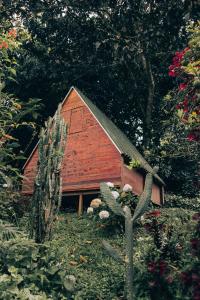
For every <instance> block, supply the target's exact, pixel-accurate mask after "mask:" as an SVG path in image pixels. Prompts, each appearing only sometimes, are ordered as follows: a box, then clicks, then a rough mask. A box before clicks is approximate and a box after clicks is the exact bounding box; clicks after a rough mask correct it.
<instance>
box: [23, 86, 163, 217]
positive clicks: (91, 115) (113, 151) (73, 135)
mask: <svg viewBox="0 0 200 300" xmlns="http://www.w3.org/2000/svg"><path fill="white" fill-rule="evenodd" d="M62 116H63V118H64V119H65V121H66V123H67V124H68V136H67V144H66V149H65V154H64V159H63V166H62V173H61V175H62V180H63V196H64V198H63V199H64V200H63V201H65V200H66V201H68V202H69V201H74V200H77V206H78V211H79V214H80V213H81V212H82V210H83V204H84V200H85V199H86V197H87V195H92V196H95V195H96V194H98V192H99V185H100V182H107V181H109V182H113V183H114V184H115V185H116V186H119V187H120V186H123V185H124V184H126V183H128V184H130V185H131V186H132V187H133V191H134V193H135V194H138V195H139V194H141V193H142V191H143V187H144V179H145V173H146V172H147V171H148V172H152V171H153V170H152V168H151V166H150V165H149V164H148V162H147V161H146V160H145V159H144V158H143V156H142V155H141V154H140V153H139V152H138V151H137V149H136V148H135V146H134V145H133V144H132V143H131V142H130V141H129V139H128V138H127V137H126V135H125V134H124V133H123V132H122V131H121V130H120V129H119V128H118V127H117V126H116V125H115V124H114V123H113V122H112V121H111V120H109V119H108V118H107V117H106V115H105V114H104V113H103V112H101V111H100V110H99V109H98V108H97V107H96V106H95V105H94V104H93V103H92V102H91V101H90V100H89V99H88V98H87V97H86V96H84V95H83V94H82V93H81V92H80V91H79V90H78V89H77V88H74V87H72V88H71V89H70V91H69V92H68V94H67V96H66V97H65V99H64V101H63V103H62ZM124 157H129V158H130V159H134V160H137V161H139V163H140V168H138V169H133V170H130V169H129V168H127V166H126V164H125V162H124ZM37 160H38V151H37V145H36V147H35V148H34V150H33V152H32V153H31V155H30V157H29V158H28V160H27V161H26V163H25V165H24V176H25V179H24V181H23V184H22V193H23V194H25V195H31V194H32V193H33V185H34V179H35V175H36V171H37ZM70 199H71V200H70ZM87 199H88V198H87ZM152 201H153V202H154V203H156V204H162V203H163V201H164V182H163V181H162V179H161V178H160V177H159V176H158V175H155V176H154V184H153V190H152Z"/></svg>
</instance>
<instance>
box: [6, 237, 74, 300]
mask: <svg viewBox="0 0 200 300" xmlns="http://www.w3.org/2000/svg"><path fill="white" fill-rule="evenodd" d="M68 275H69V274H67V271H66V270H65V269H64V268H63V263H62V260H61V256H60V253H59V251H52V250H51V249H50V247H48V246H47V245H45V246H44V245H37V244H35V243H34V242H33V241H31V240H27V239H17V240H11V241H8V242H4V243H2V242H0V299H5V300H6V299H9V300H10V299H24V300H25V299H32V298H33V299H38V300H39V299H41V300H42V299H68V298H67V297H70V295H71V292H72V290H73V289H74V284H75V278H74V276H68ZM69 299H70V298H69Z"/></svg>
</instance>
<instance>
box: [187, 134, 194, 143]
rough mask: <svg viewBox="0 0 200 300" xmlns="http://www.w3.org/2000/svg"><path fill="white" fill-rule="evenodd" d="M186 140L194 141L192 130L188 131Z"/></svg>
mask: <svg viewBox="0 0 200 300" xmlns="http://www.w3.org/2000/svg"><path fill="white" fill-rule="evenodd" d="M187 139H188V141H190V142H192V141H196V135H195V134H194V133H192V132H190V133H189V134H188V136H187Z"/></svg>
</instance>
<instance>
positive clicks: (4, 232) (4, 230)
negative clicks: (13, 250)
mask: <svg viewBox="0 0 200 300" xmlns="http://www.w3.org/2000/svg"><path fill="white" fill-rule="evenodd" d="M19 235H20V236H21V235H23V233H22V232H21V231H19V230H18V228H16V227H15V226H14V225H12V224H10V223H7V222H4V221H2V220H0V240H1V241H8V240H11V239H16V238H17V237H18V236H19Z"/></svg>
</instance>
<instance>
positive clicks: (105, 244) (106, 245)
mask: <svg viewBox="0 0 200 300" xmlns="http://www.w3.org/2000/svg"><path fill="white" fill-rule="evenodd" d="M102 245H103V247H104V249H105V250H106V252H107V253H108V254H109V255H110V256H111V257H112V258H113V259H114V260H116V261H117V262H119V263H124V259H123V257H122V256H121V254H120V253H119V252H118V251H117V250H116V249H114V248H113V247H112V246H111V245H110V243H108V242H107V241H105V240H103V241H102Z"/></svg>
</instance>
